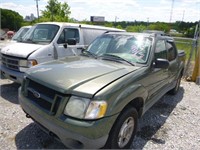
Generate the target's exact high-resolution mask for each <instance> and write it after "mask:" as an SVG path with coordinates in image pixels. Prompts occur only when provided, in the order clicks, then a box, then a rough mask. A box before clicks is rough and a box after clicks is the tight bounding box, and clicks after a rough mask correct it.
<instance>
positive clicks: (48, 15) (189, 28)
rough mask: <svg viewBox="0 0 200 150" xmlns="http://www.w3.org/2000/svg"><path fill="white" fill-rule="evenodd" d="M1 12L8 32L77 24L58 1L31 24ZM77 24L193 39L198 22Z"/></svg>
mask: <svg viewBox="0 0 200 150" xmlns="http://www.w3.org/2000/svg"><path fill="white" fill-rule="evenodd" d="M0 9H1V10H0V11H1V28H2V29H3V28H8V29H10V30H15V31H17V30H18V29H19V28H20V27H21V26H24V25H33V24H35V23H38V22H46V21H57V22H78V21H77V20H76V19H74V18H70V14H71V11H70V6H69V5H68V4H67V3H66V2H64V3H61V2H58V0H49V1H48V2H47V6H46V7H45V10H43V11H41V16H40V17H39V18H38V19H36V20H33V21H31V22H26V21H24V20H23V17H22V16H21V15H20V14H19V13H17V12H15V11H12V10H8V9H2V8H0ZM78 23H85V24H92V25H102V26H106V27H115V28H119V29H125V30H126V31H128V32H142V31H144V30H161V31H164V32H166V33H169V32H170V29H174V31H177V32H176V33H174V35H175V36H176V35H177V36H185V37H193V35H194V32H195V27H196V24H198V22H183V21H177V22H175V23H165V22H144V21H132V22H130V21H121V22H91V21H87V20H83V21H79V22H78Z"/></svg>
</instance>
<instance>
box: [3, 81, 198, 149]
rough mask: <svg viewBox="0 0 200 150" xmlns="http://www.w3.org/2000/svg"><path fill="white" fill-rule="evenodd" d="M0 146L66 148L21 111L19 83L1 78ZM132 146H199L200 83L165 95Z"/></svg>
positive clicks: (184, 84)
mask: <svg viewBox="0 0 200 150" xmlns="http://www.w3.org/2000/svg"><path fill="white" fill-rule="evenodd" d="M0 85H1V93H0V94H1V96H0V149H4V150H6V149H64V148H66V147H65V146H64V145H63V144H62V143H60V142H58V141H56V140H54V139H52V138H51V137H50V136H48V135H47V134H46V133H44V132H43V131H42V130H40V129H39V127H38V126H37V125H36V124H35V123H34V122H33V121H32V120H31V119H28V118H26V117H25V114H24V112H23V111H22V110H21V108H20V105H19V102H18V99H17V89H18V88H19V84H16V83H13V82H12V81H10V80H6V79H4V80H2V79H0ZM132 148H133V149H167V150H168V149H184V150H185V149H194V150H197V149H200V86H198V85H196V84H195V83H191V82H184V81H182V83H181V88H180V91H179V92H178V94H177V95H176V96H170V95H165V96H164V97H163V98H162V99H161V100H160V101H159V102H157V103H156V104H155V105H154V106H153V107H152V108H151V109H150V110H148V111H147V112H146V114H145V115H144V116H143V117H142V118H141V119H140V120H139V128H138V132H137V135H136V137H135V139H134V141H133V144H132Z"/></svg>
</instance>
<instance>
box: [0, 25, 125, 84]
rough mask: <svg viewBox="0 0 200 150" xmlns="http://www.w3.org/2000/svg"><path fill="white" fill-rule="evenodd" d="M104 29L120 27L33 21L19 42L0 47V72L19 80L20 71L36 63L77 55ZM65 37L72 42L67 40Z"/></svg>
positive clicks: (22, 75)
mask: <svg viewBox="0 0 200 150" xmlns="http://www.w3.org/2000/svg"><path fill="white" fill-rule="evenodd" d="M106 31H118V32H124V30H120V29H115V28H107V27H101V26H93V25H83V24H73V23H57V22H46V23H38V24H36V25H34V26H33V27H32V28H31V29H30V30H29V31H28V32H27V33H26V35H25V36H24V37H23V38H22V40H21V42H17V43H15V44H12V45H8V46H6V47H4V48H3V49H2V50H1V57H2V62H1V68H0V70H1V75H2V76H3V77H5V78H8V79H10V80H12V81H14V82H17V83H21V82H22V80H23V77H24V72H25V71H26V70H27V69H28V68H30V67H32V66H35V65H37V64H40V63H43V62H47V61H52V60H54V59H58V58H62V57H66V56H71V55H78V54H80V53H81V51H82V49H84V48H86V47H87V46H88V45H89V44H90V43H91V42H92V41H93V40H94V39H95V38H96V37H97V36H99V35H101V34H103V33H105V32H106ZM69 39H74V40H76V45H70V44H67V41H68V40H69Z"/></svg>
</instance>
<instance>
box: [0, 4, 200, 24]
mask: <svg viewBox="0 0 200 150" xmlns="http://www.w3.org/2000/svg"><path fill="white" fill-rule="evenodd" d="M47 1H48V0H39V1H38V4H39V10H44V9H45V6H46V5H47ZM58 1H59V2H67V3H68V5H69V6H70V8H71V9H70V10H71V15H70V17H73V18H75V19H77V20H84V19H86V20H90V16H104V17H105V20H106V21H115V18H116V17H117V21H135V20H137V21H147V20H149V21H150V22H155V21H160V22H161V21H164V22H169V21H170V13H171V8H172V1H173V0H58ZM0 7H1V8H5V9H11V10H14V11H16V12H18V13H19V14H20V15H22V16H23V17H25V16H26V15H30V14H31V13H33V14H34V15H35V16H37V11H36V1H35V0H0ZM199 19H200V0H174V5H173V13H172V19H171V21H172V22H175V21H182V20H183V21H186V22H195V21H198V20H199Z"/></svg>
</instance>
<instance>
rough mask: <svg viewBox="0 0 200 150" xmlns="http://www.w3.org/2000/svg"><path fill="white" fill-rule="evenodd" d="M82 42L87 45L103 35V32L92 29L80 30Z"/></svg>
mask: <svg viewBox="0 0 200 150" xmlns="http://www.w3.org/2000/svg"><path fill="white" fill-rule="evenodd" d="M82 32H83V40H84V44H85V45H89V44H90V43H91V42H92V41H94V39H96V38H97V37H98V36H99V35H101V34H103V33H104V32H105V30H99V29H93V28H82Z"/></svg>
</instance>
